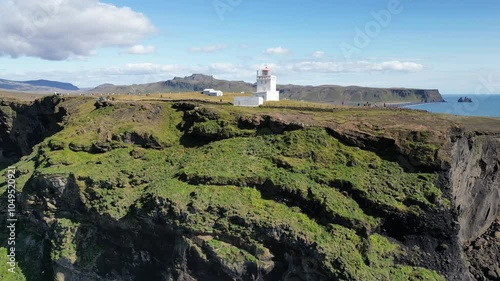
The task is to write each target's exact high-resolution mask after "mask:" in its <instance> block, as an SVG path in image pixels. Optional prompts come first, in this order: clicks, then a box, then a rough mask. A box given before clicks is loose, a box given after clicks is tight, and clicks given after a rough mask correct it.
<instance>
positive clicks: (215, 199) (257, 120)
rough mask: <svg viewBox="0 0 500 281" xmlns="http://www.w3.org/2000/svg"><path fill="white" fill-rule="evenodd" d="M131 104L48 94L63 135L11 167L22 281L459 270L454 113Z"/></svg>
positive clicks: (386, 275)
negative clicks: (450, 179) (448, 171)
mask: <svg viewBox="0 0 500 281" xmlns="http://www.w3.org/2000/svg"><path fill="white" fill-rule="evenodd" d="M128 98H130V97H126V96H125V97H116V101H114V102H112V105H111V106H106V107H102V108H99V109H96V108H95V107H94V100H93V99H89V98H82V97H74V98H63V99H61V98H58V97H47V98H46V99H49V100H51V102H53V103H54V104H56V108H59V112H61V109H64V110H63V112H66V115H65V116H64V117H63V118H61V120H59V121H58V123H59V124H60V126H61V129H60V130H59V131H57V132H56V133H54V134H51V135H50V136H48V137H46V138H44V139H43V141H42V142H41V143H39V144H37V145H36V146H34V147H33V149H32V152H31V153H30V154H29V155H25V156H23V157H22V158H20V159H19V160H18V162H17V163H15V164H14V165H15V166H16V167H17V170H18V178H17V186H18V192H20V194H21V195H20V197H19V199H20V200H21V203H20V206H21V210H22V220H21V222H20V225H22V229H21V231H20V232H19V234H18V238H17V239H18V242H19V247H18V248H19V250H18V253H19V255H20V256H21V258H20V260H19V265H20V268H21V269H22V271H23V272H24V276H26V280H52V279H51V278H53V276H56V277H57V278H63V277H64V276H65V278H70V279H71V278H73V279H72V280H115V279H114V278H119V279H124V280H125V279H127V278H130V279H131V280H168V278H167V277H169V276H170V277H172V278H174V280H232V278H234V279H238V280H445V279H446V278H449V276H451V274H457V272H459V271H460V270H461V269H460V264H457V265H453V264H448V263H446V260H448V259H449V260H452V261H453V262H457V260H455V259H459V258H460V257H459V253H458V252H456V249H457V244H456V241H455V239H454V238H453V237H452V236H453V232H454V231H456V227H455V226H453V225H449V224H448V223H446V221H447V220H451V218H452V212H451V209H452V208H453V206H452V205H453V204H452V203H451V201H450V200H451V198H450V191H449V190H447V189H445V188H444V185H445V184H446V179H445V178H443V174H442V171H443V169H445V167H446V166H447V165H449V163H450V154H449V150H448V148H449V147H448V146H449V144H448V143H447V138H448V137H449V135H450V132H452V131H453V130H455V129H456V128H457V127H458V124H459V123H458V121H457V120H455V119H454V118H452V117H447V116H444V115H431V114H428V113H425V112H420V111H411V110H402V109H380V108H379V109H375V108H339V107H331V106H330V107H326V106H320V105H315V104H301V105H300V106H301V108H300V110H297V108H298V106H297V105H296V104H295V105H294V104H290V103H288V104H287V103H284V104H279V103H278V104H270V105H268V107H261V108H236V107H233V106H231V105H230V104H227V103H225V102H224V101H223V102H222V103H220V101H219V100H218V98H217V99H216V100H213V101H196V100H189V101H188V100H186V101H174V100H172V98H171V97H170V96H166V95H165V96H163V95H162V96H161V98H160V97H156V96H151V97H149V99H150V100H136V101H132V100H127V99H128ZM10 106H11V105H10V104H3V105H2V108H0V110H2V112H7V111H8V109H7V108H8V107H10ZM4 114H5V113H4ZM11 115H12V113H11ZM485 120H486V119H485ZM471 122H472V121H471ZM492 122H493V121H492ZM23 130H24V129H23ZM1 188H2V189H1V192H3V191H4V190H5V188H6V187H5V185H3V186H2V187H1ZM5 196H6V195H5V194H4V195H2V199H1V200H2V204H4V201H5ZM2 221H4V220H3V219H2ZM3 235H4V234H3V233H2V237H1V238H2V241H5V239H4V237H3ZM409 237H412V238H411V239H410V238H409ZM422 237H425V238H422ZM436 237H438V238H436ZM426 239H427V240H426ZM409 241H410V242H409ZM425 241H438V242H432V243H437V244H436V245H437V247H435V248H429V247H424V246H425V245H427V244H426V243H427V242H425ZM429 243H430V242H429ZM42 271H43V272H44V273H43V274H41V272H42ZM1 274H3V273H1ZM9 278H10V277H9ZM78 278H83V279H78ZM189 278H192V279H189ZM252 278H253V279H252ZM280 278H282V279H280ZM293 278H295V279H293ZM70 279H66V280H70ZM3 280H9V279H3ZM12 280H18V279H12ZM19 280H22V279H19ZM59 280H63V279H59Z"/></svg>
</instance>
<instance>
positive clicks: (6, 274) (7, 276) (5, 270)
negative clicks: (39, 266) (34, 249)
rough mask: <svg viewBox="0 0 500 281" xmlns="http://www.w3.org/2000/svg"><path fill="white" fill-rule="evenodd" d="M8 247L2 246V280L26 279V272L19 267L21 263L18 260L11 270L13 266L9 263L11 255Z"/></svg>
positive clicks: (0, 278) (0, 248) (0, 271)
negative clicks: (8, 255) (11, 269)
mask: <svg viewBox="0 0 500 281" xmlns="http://www.w3.org/2000/svg"><path fill="white" fill-rule="evenodd" d="M7 254H8V252H7V249H6V248H3V247H0V264H1V265H2V266H1V267H0V280H2V281H25V280H26V277H24V274H23V272H22V270H21V268H19V264H18V263H17V262H16V263H15V267H14V269H13V272H12V271H9V269H10V268H11V266H10V265H8V262H9V261H10V260H9V257H7Z"/></svg>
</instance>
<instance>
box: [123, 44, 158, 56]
mask: <svg viewBox="0 0 500 281" xmlns="http://www.w3.org/2000/svg"><path fill="white" fill-rule="evenodd" d="M154 52H155V47H154V46H144V45H135V46H132V47H130V48H129V49H128V50H127V53H128V54H131V55H149V54H152V53H154Z"/></svg>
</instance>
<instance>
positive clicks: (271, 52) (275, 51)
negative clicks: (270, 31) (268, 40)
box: [264, 47, 290, 55]
mask: <svg viewBox="0 0 500 281" xmlns="http://www.w3.org/2000/svg"><path fill="white" fill-rule="evenodd" d="M264 53H265V54H268V55H287V54H289V53H290V50H289V49H286V48H282V47H276V48H269V49H267V50H265V51H264Z"/></svg>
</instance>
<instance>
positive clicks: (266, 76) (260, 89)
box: [253, 66, 280, 101]
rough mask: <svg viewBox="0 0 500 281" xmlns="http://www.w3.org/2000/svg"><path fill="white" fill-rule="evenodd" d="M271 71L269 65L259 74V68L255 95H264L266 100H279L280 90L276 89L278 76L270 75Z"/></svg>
mask: <svg viewBox="0 0 500 281" xmlns="http://www.w3.org/2000/svg"><path fill="white" fill-rule="evenodd" d="M270 73H271V71H270V70H269V68H267V66H266V67H265V68H264V69H263V70H262V72H261V73H260V75H259V71H258V70H257V91H256V92H255V93H253V95H254V96H257V97H262V98H263V99H264V101H279V100H280V92H278V91H276V76H274V75H270Z"/></svg>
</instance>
